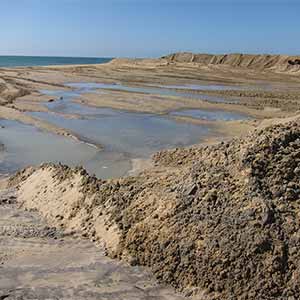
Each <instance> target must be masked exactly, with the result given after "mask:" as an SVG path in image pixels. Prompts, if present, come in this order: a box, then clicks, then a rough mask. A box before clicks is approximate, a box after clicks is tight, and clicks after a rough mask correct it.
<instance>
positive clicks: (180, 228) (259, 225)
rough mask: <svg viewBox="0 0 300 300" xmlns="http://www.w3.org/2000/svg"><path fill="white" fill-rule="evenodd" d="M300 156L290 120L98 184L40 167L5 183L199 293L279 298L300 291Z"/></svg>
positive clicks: (299, 125) (23, 198) (64, 223)
mask: <svg viewBox="0 0 300 300" xmlns="http://www.w3.org/2000/svg"><path fill="white" fill-rule="evenodd" d="M299 155H300V120H299V119H297V118H296V119H295V120H292V121H290V122H287V123H282V124H277V125H272V126H269V127H266V128H264V129H261V130H257V131H255V132H253V133H250V134H249V135H248V136H247V137H244V138H240V139H234V140H232V141H230V142H228V143H220V144H218V145H213V146H206V147H192V148H187V149H175V150H170V151H162V152H160V153H157V154H156V155H155V156H154V158H153V159H154V163H155V164H156V167H155V168H153V169H152V170H148V171H145V172H144V173H142V174H141V175H139V176H136V177H127V178H123V179H119V180H110V181H102V180H97V179H96V178H93V177H90V176H88V174H86V172H85V171H84V170H82V169H80V168H79V169H75V170H72V169H70V168H68V167H65V166H55V165H51V164H46V165H43V166H42V167H40V168H37V169H27V170H25V171H22V172H20V173H18V174H17V175H16V176H14V177H12V178H11V180H10V185H11V186H18V187H19V197H18V201H20V202H21V203H23V205H24V206H25V207H27V208H36V209H38V210H39V211H40V212H41V213H42V214H43V215H44V216H45V217H46V218H47V219H48V220H49V221H50V222H51V224H53V225H55V226H57V227H61V228H63V229H65V230H66V231H73V230H76V231H79V232H81V233H82V234H83V235H84V236H87V237H89V238H90V239H91V240H92V241H95V242H96V243H102V244H104V245H105V246H106V247H107V251H108V254H109V255H110V256H112V257H118V258H120V259H125V260H128V261H129V262H130V263H131V264H140V265H146V266H149V267H150V268H151V269H152V271H153V273H154V274H155V276H156V277H157V278H158V279H159V280H161V281H163V282H165V283H168V284H170V285H172V286H174V287H175V288H177V289H180V290H185V291H186V292H187V293H192V294H197V295H198V296H197V297H198V298H199V299H278V297H288V296H296V295H299V292H300V290H299V289H300V286H299V282H300V269H299V266H300V254H299V251H298V250H297V249H298V248H299V246H300V236H299V234H298V233H299V232H300V231H299V230H300V228H299V224H300V222H299V212H300V206H299V205H300V199H299V194H300V180H299V176H300V156H299ZM291 299H295V298H291Z"/></svg>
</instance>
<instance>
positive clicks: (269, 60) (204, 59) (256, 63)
mask: <svg viewBox="0 0 300 300" xmlns="http://www.w3.org/2000/svg"><path fill="white" fill-rule="evenodd" d="M163 59H166V60H167V61H170V62H179V63H197V64H201V65H224V66H231V67H243V68H249V69H254V70H259V71H266V70H268V71H276V72H289V73H297V74H299V72H300V56H288V55H268V54H261V55H257V54H240V53H237V54H222V55H214V54H195V53H188V52H182V53H174V54H170V55H167V56H164V57H163Z"/></svg>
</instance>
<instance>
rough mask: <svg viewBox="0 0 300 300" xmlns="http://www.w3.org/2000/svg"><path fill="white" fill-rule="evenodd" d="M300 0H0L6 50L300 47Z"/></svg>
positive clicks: (1, 46) (135, 53)
mask: <svg viewBox="0 0 300 300" xmlns="http://www.w3.org/2000/svg"><path fill="white" fill-rule="evenodd" d="M299 15H300V0H260V1H259V0H252V1H251V0H210V1H209V0H0V39H1V42H0V55H50V56H56V55H57V56H98V57H99V56H100V57H101V56H107V57H115V56H123V57H150V56H154V57H157V56H161V55H164V54H168V53H170V52H175V51H194V52H209V53H225V52H226V53H227V52H247V53H286V54H300V38H299V37H300V17H299Z"/></svg>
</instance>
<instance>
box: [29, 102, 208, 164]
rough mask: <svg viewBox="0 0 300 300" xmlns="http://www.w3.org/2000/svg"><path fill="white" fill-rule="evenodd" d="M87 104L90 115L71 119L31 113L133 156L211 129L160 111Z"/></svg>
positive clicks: (189, 141) (194, 137)
mask: <svg viewBox="0 0 300 300" xmlns="http://www.w3.org/2000/svg"><path fill="white" fill-rule="evenodd" d="M80 106H81V105H80V104H78V105H76V106H75V108H74V107H73V103H72V104H71V103H70V106H68V108H66V109H65V111H67V112H68V113H73V112H74V111H77V110H78V109H79V108H80ZM73 108H74V110H73ZM85 108H86V107H85V106H82V109H81V113H82V114H83V115H84V114H85V113H87V115H88V116H89V118H80V119H67V118H65V117H64V116H61V115H58V114H52V113H45V112H31V113H30V115H32V116H34V117H37V118H40V119H43V120H46V121H48V122H50V123H52V124H55V125H57V126H59V127H63V128H66V129H69V130H71V131H72V132H75V133H76V134H78V135H79V136H81V137H83V139H87V140H88V141H90V142H91V143H95V144H101V145H102V146H103V147H104V149H105V150H106V151H113V152H118V153H125V154H126V155H127V156H128V157H130V158H146V157H149V155H151V154H153V153H154V152H156V151H158V150H161V149H167V148H174V147H182V146H187V145H191V144H195V143H198V142H199V141H200V140H201V138H202V137H203V136H204V135H206V134H207V133H208V128H207V127H204V126H198V125H193V124H188V123H182V122H176V121H175V120H172V119H169V118H167V117H163V116H159V115H154V114H145V113H130V112H125V111H119V110H113V109H108V108H88V110H87V111H85ZM90 109H92V110H93V114H90V113H91V111H90Z"/></svg>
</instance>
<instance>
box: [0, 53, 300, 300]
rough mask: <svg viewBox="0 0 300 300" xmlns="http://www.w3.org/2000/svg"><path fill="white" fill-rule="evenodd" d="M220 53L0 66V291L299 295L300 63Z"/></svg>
mask: <svg viewBox="0 0 300 300" xmlns="http://www.w3.org/2000/svg"><path fill="white" fill-rule="evenodd" d="M225 58H226V59H224V57H223V59H221V58H220V57H219V56H212V57H211V56H209V57H208V58H207V57H206V56H205V57H202V56H197V55H193V56H190V55H189V54H178V55H173V56H172V55H171V56H167V57H164V58H161V59H145V60H128V59H115V60H112V61H111V62H109V63H106V64H101V65H100V64H99V65H71V66H70V65H68V66H48V67H16V68H0V104H1V105H0V119H1V120H5V122H6V123H3V125H1V126H2V128H0V130H2V134H3V136H2V137H3V139H4V138H6V140H5V141H1V140H0V142H1V143H2V142H3V144H4V146H3V149H5V146H6V143H11V142H12V141H13V142H15V140H17V139H21V138H22V136H25V138H24V141H22V140H21V141H20V144H22V143H25V142H26V140H28V141H27V142H28V145H26V147H27V148H24V149H25V150H22V149H21V150H18V151H23V154H24V158H23V157H22V152H16V154H15V155H17V156H15V157H12V158H11V160H10V161H9V163H10V164H11V165H12V166H10V165H9V164H8V163H7V164H8V165H9V166H8V167H7V169H8V170H10V169H9V168H11V169H12V168H16V167H15V166H14V165H13V164H12V162H14V160H15V161H16V163H17V161H18V163H21V162H22V159H23V160H26V163H28V164H29V163H32V162H34V161H35V159H36V156H38V155H37V154H38V152H41V153H39V157H38V158H39V160H38V162H43V160H44V159H46V158H48V159H49V161H46V163H45V164H42V165H36V164H35V166H34V167H27V168H25V169H23V170H21V171H19V172H17V173H16V174H14V175H12V174H8V175H9V176H8V177H7V178H5V179H3V181H2V182H1V195H0V214H1V216H2V221H1V224H0V238H1V240H2V241H3V242H2V243H1V245H0V262H1V268H0V278H1V280H0V289H1V293H0V297H2V298H1V299H15V298H17V297H21V298H20V299H22V297H35V298H36V299H46V297H52V298H53V299H60V298H61V299H70V298H71V299H73V298H74V299H99V297H100V298H101V297H103V299H104V298H105V299H166V300H168V299H188V298H187V297H191V298H193V299H200V300H202V299H203V300H204V299H210V300H213V299H274V297H276V295H279V294H280V295H284V296H286V297H288V296H289V295H294V294H295V293H296V291H297V289H298V288H299V280H298V279H299V255H298V254H297V251H296V250H295V247H298V246H299V236H298V234H296V233H297V232H298V231H297V230H299V225H298V224H299V222H298V221H299V220H298V219H299V207H298V206H299V205H298V204H299V203H298V202H299V201H298V200H299V177H298V175H299V117H300V85H299V83H300V78H299V68H298V66H297V65H295V66H293V67H291V66H290V64H289V63H288V61H289V60H291V59H294V58H293V57H291V58H288V57H276V59H274V58H273V59H272V60H271V61H272V64H271V66H270V61H269V59H270V58H269V57H264V56H261V57H256V56H255V57H251V59H249V57H248V56H244V57H243V56H242V57H240V56H234V57H231V56H229V57H228V56H226V57H225ZM207 61H209V62H210V63H208V62H207ZM237 61H238V62H239V63H237ZM249 62H253V63H249ZM266 66H267V67H266ZM15 121H17V122H16V123H15ZM20 124H21V125H20ZM5 130H7V131H5ZM20 132H21V133H20ZM10 135H13V136H12V137H10V138H9V136H10ZM145 135H146V136H145ZM7 136H8V137H7ZM35 140H37V145H39V146H38V147H39V148H38V150H36V148H37V146H36V145H35V144H34V142H35ZM6 141H7V142H6ZM70 141H71V142H70ZM80 141H82V142H83V143H80ZM46 142H47V143H46ZM77 142H78V143H77ZM20 144H18V143H16V144H13V146H14V147H15V148H14V149H19V148H20ZM42 144H44V146H43V145H42ZM51 147H53V149H54V151H51ZM75 149H77V152H76V153H75ZM9 150H10V149H9V148H7V149H5V151H6V156H8V154H10V152H9ZM26 152H32V153H33V154H32V157H27V156H26ZM52 152H55V155H53V153H52ZM20 153H21V154H20ZM43 154H45V155H43ZM52 155H53V156H52ZM6 156H5V155H4V158H3V161H4V162H5V158H6ZM60 157H61V158H62V159H65V162H66V163H65V164H57V160H58V159H59V158H60ZM50 158H51V160H50ZM17 159H18V160H17ZM74 160H76V162H77V161H78V162H86V165H87V168H90V170H91V171H99V170H100V171H99V172H100V173H99V174H100V176H98V175H97V176H94V175H93V174H92V172H91V171H90V170H89V172H87V171H86V170H85V169H84V168H82V167H75V165H74V164H72V162H73V161H74ZM3 161H2V163H3ZM69 162H70V163H69ZM25 166H27V165H26V164H25ZM105 172H108V173H105ZM102 174H104V175H105V174H107V175H105V176H107V177H101V175H102ZM11 175H12V176H11ZM104 175H103V176H104ZM49 224H51V226H50V225H49ZM29 245H30V246H29ZM31 246H32V249H31ZM70 249H71V250H72V251H70ZM71 252H72V253H71ZM87 254H88V256H87ZM107 255H108V256H109V257H110V258H108V257H106V256H107ZM58 259H60V261H61V264H59V265H58V263H57V260H58ZM116 259H118V260H120V261H122V262H118V261H117V260H116ZM249 261H251V263H249ZM74 262H76V264H75V263H74ZM17 266H18V268H17ZM140 266H143V268H142V267H140ZM245 266H246V270H245ZM287 266H288V267H287ZM20 274H23V275H24V276H23V275H22V276H21V275H20ZM40 274H42V277H41V275H40ZM66 274H67V276H68V278H71V279H72V280H71V282H70V281H66V280H64V277H65V276H66ZM12 282H15V283H12ZM166 286H167V287H166ZM246 294H248V295H250V294H251V295H252V296H249V297H248V298H247V297H244V296H245V295H246ZM3 297H4V298H3ZM80 297H81V298H80ZM120 297H121V298H120ZM268 297H269V298H268ZM17 299H19V298H17ZM101 299H102V298H101ZM287 299H289V298H287ZM293 299H296V298H293Z"/></svg>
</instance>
